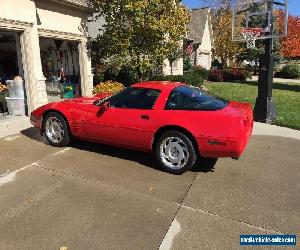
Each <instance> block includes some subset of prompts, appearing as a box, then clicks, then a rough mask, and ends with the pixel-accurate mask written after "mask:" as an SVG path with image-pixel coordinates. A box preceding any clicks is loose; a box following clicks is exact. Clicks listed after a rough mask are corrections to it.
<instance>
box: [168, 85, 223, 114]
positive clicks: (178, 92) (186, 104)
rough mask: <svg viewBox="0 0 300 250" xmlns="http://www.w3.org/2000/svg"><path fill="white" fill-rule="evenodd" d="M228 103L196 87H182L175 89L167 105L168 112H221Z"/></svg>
mask: <svg viewBox="0 0 300 250" xmlns="http://www.w3.org/2000/svg"><path fill="white" fill-rule="evenodd" d="M227 104H228V102H227V101H226V100H223V99H222V98H219V97H217V96H213V95H211V94H209V93H207V92H204V91H202V90H200V89H198V88H195V87H189V86H180V87H177V88H175V89H174V90H173V91H172V92H171V94H170V96H169V98H168V100H167V103H166V106H165V109H167V110H203V111H205V110H207V111H209V110H219V109H223V108H224V107H226V106H227Z"/></svg>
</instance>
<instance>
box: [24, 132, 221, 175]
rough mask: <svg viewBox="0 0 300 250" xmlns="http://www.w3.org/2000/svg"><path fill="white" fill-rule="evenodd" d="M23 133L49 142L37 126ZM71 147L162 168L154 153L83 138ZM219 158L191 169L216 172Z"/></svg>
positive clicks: (206, 160) (198, 162)
mask: <svg viewBox="0 0 300 250" xmlns="http://www.w3.org/2000/svg"><path fill="white" fill-rule="evenodd" d="M21 134H23V135H24V136H26V137H28V138H30V139H32V140H35V141H38V142H42V143H45V144H49V143H48V142H47V140H45V138H44V137H42V136H41V135H40V133H39V131H38V129H36V128H28V129H26V130H23V131H21ZM70 147H72V148H76V149H79V150H84V151H89V152H93V153H98V154H102V155H107V156H111V157H116V158H120V159H124V160H130V161H135V162H137V163H139V164H142V165H144V166H147V167H150V168H153V169H156V170H161V168H160V167H159V164H158V162H157V160H156V158H155V156H154V154H149V153H145V152H142V151H135V150H130V149H126V148H119V147H114V146H110V145H104V144H99V143H94V142H88V141H82V140H75V141H74V142H72V143H71V145H70ZM217 160H218V159H214V158H205V159H199V160H198V161H197V162H196V164H195V166H194V167H193V168H192V169H191V171H192V172H195V173H197V172H202V173H208V172H214V167H215V164H216V163H217Z"/></svg>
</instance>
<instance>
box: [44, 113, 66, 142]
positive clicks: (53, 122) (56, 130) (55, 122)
mask: <svg viewBox="0 0 300 250" xmlns="http://www.w3.org/2000/svg"><path fill="white" fill-rule="evenodd" d="M45 132H46V135H47V137H48V139H49V140H50V141H51V142H53V143H60V142H61V141H62V140H63V139H64V135H65V131H64V127H63V124H62V123H61V121H60V120H59V119H57V118H56V117H53V116H51V117H49V118H48V120H47V121H46V127H45Z"/></svg>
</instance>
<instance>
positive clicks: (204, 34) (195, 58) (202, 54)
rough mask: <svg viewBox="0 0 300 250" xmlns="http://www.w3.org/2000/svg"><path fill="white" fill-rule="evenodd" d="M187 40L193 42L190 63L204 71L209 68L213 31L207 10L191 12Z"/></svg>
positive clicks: (208, 10)
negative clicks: (202, 68)
mask: <svg viewBox="0 0 300 250" xmlns="http://www.w3.org/2000/svg"><path fill="white" fill-rule="evenodd" d="M188 29H189V32H188V36H187V38H188V39H189V40H191V41H192V42H193V52H192V54H191V59H192V60H191V62H192V64H193V65H200V66H202V67H204V68H206V69H210V67H211V61H212V60H211V58H212V49H213V30H212V23H211V13H210V9H209V8H202V9H193V10H191V22H190V23H189V25H188Z"/></svg>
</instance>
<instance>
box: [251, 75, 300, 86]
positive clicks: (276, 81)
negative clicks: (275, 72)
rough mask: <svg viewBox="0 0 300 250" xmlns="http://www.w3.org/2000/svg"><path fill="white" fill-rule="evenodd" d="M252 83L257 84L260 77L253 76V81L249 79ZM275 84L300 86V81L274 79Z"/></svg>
mask: <svg viewBox="0 0 300 250" xmlns="http://www.w3.org/2000/svg"><path fill="white" fill-rule="evenodd" d="M247 80H248V81H251V82H257V81H258V76H252V79H247ZM273 82H275V83H285V84H293V83H295V84H300V79H285V78H275V77H274V78H273Z"/></svg>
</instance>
